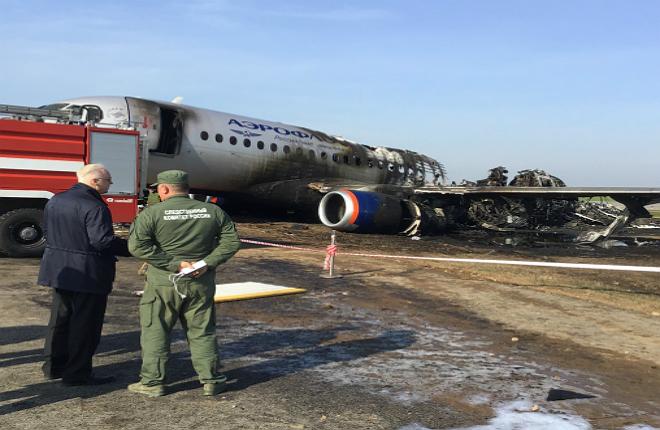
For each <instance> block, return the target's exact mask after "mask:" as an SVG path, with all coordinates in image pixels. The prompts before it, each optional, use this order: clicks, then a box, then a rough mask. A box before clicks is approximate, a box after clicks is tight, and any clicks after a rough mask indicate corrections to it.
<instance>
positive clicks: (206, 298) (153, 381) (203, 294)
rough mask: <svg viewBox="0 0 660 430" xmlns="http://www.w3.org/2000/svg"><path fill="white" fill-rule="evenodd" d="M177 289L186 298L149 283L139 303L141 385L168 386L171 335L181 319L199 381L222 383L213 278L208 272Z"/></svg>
mask: <svg viewBox="0 0 660 430" xmlns="http://www.w3.org/2000/svg"><path fill="white" fill-rule="evenodd" d="M177 288H178V290H179V292H181V293H182V294H184V295H185V296H186V297H185V298H182V297H181V296H180V295H179V293H177V291H176V290H175V289H174V287H173V286H172V285H171V284H170V285H151V284H149V283H147V286H146V288H145V290H144V294H143V296H142V299H141V300H140V326H141V329H142V333H141V336H140V345H141V347H142V368H141V370H140V378H141V382H142V383H143V384H144V385H150V386H151V385H162V384H164V383H165V377H166V365H167V361H168V359H169V354H170V341H171V333H172V329H173V328H174V325H175V324H176V322H177V320H179V321H181V326H182V327H183V330H184V331H185V333H186V338H187V340H188V346H189V347H190V355H191V356H192V364H193V367H194V369H195V371H196V372H197V374H198V375H199V380H200V382H201V383H203V384H213V383H215V384H217V383H223V382H225V381H226V379H227V378H226V377H225V376H224V375H222V374H221V373H219V372H218V370H217V367H218V351H217V345H216V334H215V303H214V301H213V296H214V295H215V282H214V275H213V274H210V273H207V274H206V275H204V276H202V277H201V278H199V280H182V281H180V282H179V285H178V287H177Z"/></svg>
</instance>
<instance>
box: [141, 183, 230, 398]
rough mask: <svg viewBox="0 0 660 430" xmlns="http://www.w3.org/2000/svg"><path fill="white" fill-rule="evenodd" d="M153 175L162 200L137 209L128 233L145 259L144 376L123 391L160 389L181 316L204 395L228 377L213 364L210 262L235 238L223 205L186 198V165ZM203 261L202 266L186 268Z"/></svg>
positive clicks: (220, 259)
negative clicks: (182, 168)
mask: <svg viewBox="0 0 660 430" xmlns="http://www.w3.org/2000/svg"><path fill="white" fill-rule="evenodd" d="M157 180H158V185H157V186H158V188H157V190H158V194H159V196H160V198H161V200H162V203H159V204H157V205H152V206H148V207H147V208H146V209H144V210H143V211H142V212H141V213H140V215H139V216H138V217H137V218H136V219H135V222H134V223H133V225H132V226H131V230H130V236H129V240H128V248H129V251H130V252H131V254H133V255H134V256H135V257H137V258H140V259H142V260H145V261H146V262H147V263H148V264H149V265H148V268H147V286H146V288H145V290H144V294H143V296H142V299H141V300H140V326H141V328H142V335H141V338H140V344H141V346H142V369H141V371H140V377H141V380H140V382H137V383H135V384H131V385H129V386H128V390H129V391H132V392H135V393H141V394H146V395H147V396H150V397H157V396H162V395H164V394H165V387H164V383H165V366H166V363H167V359H168V356H169V351H170V333H171V331H172V328H173V327H174V324H175V323H176V321H177V319H180V320H181V325H182V327H183V328H184V330H185V331H186V336H187V338H188V345H189V347H190V353H191V355H192V363H193V367H194V368H195V371H196V372H197V374H198V375H199V380H200V382H201V383H202V384H204V395H207V396H212V395H215V394H218V393H220V392H221V391H222V390H223V389H224V385H225V382H226V377H225V376H224V375H222V374H220V373H218V371H217V365H218V353H217V346H216V336H215V304H214V301H213V296H214V295H215V268H216V267H217V266H218V265H220V264H222V263H224V262H225V261H227V260H229V259H230V258H231V257H232V256H233V255H234V254H235V253H236V251H238V248H239V247H240V241H239V239H238V234H237V233H236V228H235V227H234V224H233V223H232V221H231V219H229V217H228V216H227V215H226V214H225V213H224V212H223V211H222V209H220V208H219V207H218V206H216V205H213V204H209V203H204V202H200V201H197V200H192V199H190V198H188V174H187V173H186V172H183V171H181V170H168V171H165V172H161V173H159V174H158V178H157ZM202 261H203V262H205V263H206V265H205V266H204V267H202V268H201V269H198V270H195V271H193V272H192V273H190V274H187V275H186V274H184V272H185V270H184V269H188V270H190V269H192V266H193V264H195V263H198V262H202ZM197 265H200V264H199V263H198V264H197ZM182 271H184V272H182Z"/></svg>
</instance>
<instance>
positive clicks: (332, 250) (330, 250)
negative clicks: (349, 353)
mask: <svg viewBox="0 0 660 430" xmlns="http://www.w3.org/2000/svg"><path fill="white" fill-rule="evenodd" d="M241 242H245V243H252V244H255V245H263V246H272V247H277V248H287V249H296V250H300V251H314V252H323V250H320V249H313V248H303V247H298V246H291V245H281V244H277V243H270V242H259V241H254V240H248V239H241ZM325 253H326V257H325V263H324V269H325V270H328V268H329V261H330V257H331V256H334V255H337V254H338V251H337V245H328V247H327V248H326V250H325ZM341 254H342V255H350V256H353V257H370V258H396V259H405V260H426V261H441V262H447V263H469V264H500V265H508V266H531V267H555V268H562V269H583V270H615V271H626V272H651V273H660V267H653V266H625V265H618V264H588V263H558V262H545V261H521V260H487V259H482V258H451V257H416V256H410V255H391V254H369V253H361V252H342V253H341Z"/></svg>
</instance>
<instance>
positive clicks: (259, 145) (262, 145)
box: [257, 141, 264, 149]
mask: <svg viewBox="0 0 660 430" xmlns="http://www.w3.org/2000/svg"><path fill="white" fill-rule="evenodd" d="M257 148H259V149H264V143H263V142H262V141H259V142H257Z"/></svg>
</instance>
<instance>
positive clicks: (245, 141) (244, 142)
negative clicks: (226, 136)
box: [243, 139, 252, 148]
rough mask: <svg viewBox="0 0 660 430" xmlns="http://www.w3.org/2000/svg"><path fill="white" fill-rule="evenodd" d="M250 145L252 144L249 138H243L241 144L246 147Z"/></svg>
mask: <svg viewBox="0 0 660 430" xmlns="http://www.w3.org/2000/svg"><path fill="white" fill-rule="evenodd" d="M250 145H252V142H250V139H243V146H245V147H246V148H249V147H250Z"/></svg>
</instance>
